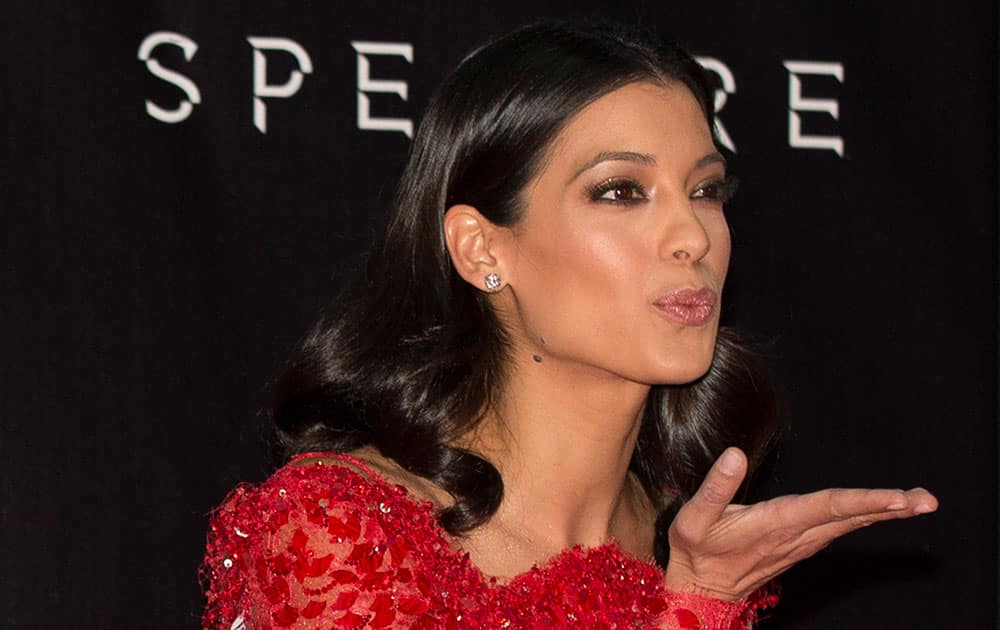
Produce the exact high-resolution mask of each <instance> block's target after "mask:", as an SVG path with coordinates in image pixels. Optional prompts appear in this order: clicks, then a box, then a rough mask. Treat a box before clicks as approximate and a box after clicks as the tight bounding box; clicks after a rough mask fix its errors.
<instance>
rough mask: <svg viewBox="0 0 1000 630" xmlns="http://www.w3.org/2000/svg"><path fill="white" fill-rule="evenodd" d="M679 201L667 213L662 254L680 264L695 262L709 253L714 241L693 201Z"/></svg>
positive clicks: (661, 248) (661, 245) (661, 244)
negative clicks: (709, 236)
mask: <svg viewBox="0 0 1000 630" xmlns="http://www.w3.org/2000/svg"><path fill="white" fill-rule="evenodd" d="M685 202H686V203H678V204H676V205H675V206H674V207H673V208H671V209H669V210H668V212H667V213H666V214H667V216H668V219H667V220H666V221H665V225H664V227H663V238H662V241H661V243H660V256H661V257H662V258H664V259H666V260H673V261H675V262H677V263H680V264H690V263H695V262H698V261H699V260H701V259H702V258H704V257H705V255H706V254H708V251H709V249H711V247H712V243H711V241H710V240H709V238H708V231H707V230H706V229H705V226H704V225H703V224H702V222H701V221H700V220H699V218H698V215H697V214H696V213H695V211H694V208H692V207H691V202H690V201H687V200H685Z"/></svg>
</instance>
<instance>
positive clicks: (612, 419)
mask: <svg viewBox="0 0 1000 630" xmlns="http://www.w3.org/2000/svg"><path fill="white" fill-rule="evenodd" d="M708 94H709V92H708V90H707V88H706V86H705V84H704V80H703V77H702V73H701V71H700V69H699V67H698V66H697V64H696V63H695V62H694V61H693V60H692V59H691V58H690V57H689V56H688V55H687V54H685V53H684V52H682V51H680V50H679V49H677V48H676V47H673V46H666V45H658V44H654V43H651V42H649V41H646V40H644V39H642V38H638V37H632V38H624V37H620V36H615V35H609V34H606V33H599V32H583V31H577V30H573V29H570V28H565V27H561V26H554V25H536V26H530V27H526V28H522V29H520V30H518V31H516V32H514V33H512V34H510V35H507V36H505V37H502V38H500V39H498V40H495V41H493V42H491V43H489V44H487V45H486V46H484V47H482V48H480V49H478V50H477V51H475V52H474V53H472V54H471V55H470V56H469V57H467V58H466V59H465V60H464V61H463V62H462V64H461V65H460V66H459V67H458V68H457V69H456V70H455V71H454V72H453V73H452V74H451V76H450V77H449V78H448V79H447V80H446V81H445V83H444V84H443V86H442V87H441V88H440V90H439V91H438V92H437V94H436V96H435V97H434V98H433V99H432V101H431V103H430V105H429V107H428V110H427V113H426V116H425V119H424V120H423V122H422V124H421V127H420V129H419V131H418V133H417V135H416V138H415V140H414V144H413V150H412V154H411V156H410V160H409V163H408V165H407V168H406V171H405V173H404V175H403V178H402V181H401V183H400V186H399V190H398V193H397V196H396V198H395V200H394V205H393V209H392V213H391V215H390V218H389V222H388V225H387V226H386V229H385V231H384V234H383V236H382V238H381V239H380V240H379V242H378V243H377V244H376V246H375V247H374V248H373V251H372V252H371V254H370V258H369V260H368V263H367V268H366V270H365V273H364V274H362V275H361V277H359V278H358V280H357V281H356V282H355V283H354V284H353V285H352V286H350V287H349V288H348V289H347V290H346V292H345V293H344V295H342V296H341V298H340V299H339V300H338V301H337V303H336V304H335V305H334V307H333V308H331V310H330V311H329V313H328V314H327V315H326V316H325V317H324V318H323V319H322V320H321V321H320V322H319V323H318V324H317V325H316V327H315V328H314V329H313V331H312V332H311V334H310V335H309V336H308V337H307V338H306V339H305V341H304V342H303V344H302V346H301V348H300V349H299V350H298V352H297V353H296V355H295V356H294V357H293V359H292V361H291V362H290V364H289V367H288V369H287V372H286V374H285V375H284V376H283V378H282V379H281V381H280V382H279V384H278V388H277V403H276V405H275V410H274V419H275V423H276V426H277V430H278V431H277V432H278V436H279V443H280V446H281V447H282V448H283V449H284V450H285V452H286V453H287V454H289V455H296V456H295V457H294V458H293V459H292V461H291V462H290V463H289V464H288V465H287V466H285V467H284V468H282V469H281V470H279V471H278V472H276V473H275V475H274V476H273V477H272V478H271V479H269V480H268V481H267V482H265V483H264V484H262V485H261V486H259V487H250V486H245V487H241V488H238V489H237V490H236V491H235V492H234V493H233V494H232V495H231V496H230V497H229V499H227V501H226V502H225V503H224V504H223V506H222V507H221V508H220V509H219V510H218V512H217V513H216V515H215V517H214V518H213V522H212V531H211V533H210V536H209V544H208V551H207V555H206V560H205V566H204V572H205V575H206V578H207V581H208V600H209V601H208V608H207V610H206V614H205V618H204V623H205V625H206V626H207V627H221V628H239V627H246V628H262V627H272V626H274V627H302V628H305V627H324V628H325V627H362V626H370V627H425V628H440V627H456V628H457V627H515V628H521V627H551V626H567V625H574V626H580V627H595V626H596V627H663V628H697V627H701V628H727V629H728V628H730V627H736V628H744V627H749V625H750V624H752V623H753V621H754V619H755V616H756V609H757V608H759V607H760V606H762V605H766V604H770V603H773V600H774V598H773V597H771V596H769V594H768V593H769V591H768V590H767V589H766V588H763V587H765V585H767V584H768V582H769V580H771V578H773V577H774V576H775V575H777V574H778V573H780V572H781V571H783V570H784V569H786V568H787V567H789V566H791V565H792V564H794V563H795V562H797V561H798V560H800V559H802V558H805V557H807V556H809V555H811V554H812V553H815V552H816V551H817V550H818V549H820V548H822V547H823V546H825V545H826V544H828V543H829V542H830V541H832V540H833V539H834V538H836V537H838V536H840V535H842V534H844V533H847V532H849V531H851V530H853V529H855V528H857V527H861V526H863V525H866V524H869V523H872V522H875V521H880V520H885V519H891V518H902V517H909V516H912V515H914V514H918V513H922V512H928V511H932V510H934V509H936V506H937V503H936V500H935V499H934V497H933V496H931V495H930V494H929V493H928V492H926V491H925V490H922V489H914V490H910V491H907V492H903V491H901V490H828V491H823V492H818V493H814V494H811V495H804V496H797V497H782V498H779V499H776V500H772V501H768V502H764V503H760V504H756V505H750V506H743V505H736V504H731V502H732V501H733V499H734V497H735V496H736V494H737V492H738V491H739V488H740V486H741V484H742V483H743V481H744V479H745V477H746V475H747V471H748V468H749V467H750V465H751V464H752V463H755V462H756V461H758V460H759V458H760V456H761V454H762V452H763V450H764V449H765V447H766V446H767V444H768V443H769V441H770V436H771V434H772V431H771V428H770V420H769V406H768V397H767V395H766V392H765V391H764V389H763V388H762V387H761V386H760V384H761V381H760V379H759V376H757V375H756V374H755V370H754V368H753V366H752V362H751V361H750V358H749V356H748V355H747V353H745V352H744V351H743V350H742V349H741V348H740V347H739V345H738V344H737V343H736V342H735V340H734V339H733V337H732V334H731V333H730V332H728V331H726V330H725V329H723V330H719V327H718V321H719V311H720V307H719V295H720V292H721V290H722V286H723V282H724V280H725V276H726V270H727V266H728V262H729V245H730V243H729V231H728V227H727V224H726V220H725V216H724V214H723V204H724V203H725V202H726V200H727V199H728V198H729V196H730V195H731V194H732V191H733V182H732V180H731V179H730V178H729V177H727V175H726V169H725V160H724V159H723V157H722V156H721V155H720V154H719V153H718V151H717V150H716V147H715V144H714V142H713V136H712V132H711V129H712V128H713V118H712V111H711V107H710V105H709V103H710V101H709V98H708ZM727 447H729V448H727ZM737 447H738V448H737ZM716 458H718V459H717V460H716ZM654 556H655V561H656V562H657V563H659V566H657V565H656V564H654Z"/></svg>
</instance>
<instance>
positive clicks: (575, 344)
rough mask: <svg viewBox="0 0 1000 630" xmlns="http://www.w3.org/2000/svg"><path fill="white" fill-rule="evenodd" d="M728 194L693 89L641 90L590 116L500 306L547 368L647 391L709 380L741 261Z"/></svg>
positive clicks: (562, 138)
mask: <svg viewBox="0 0 1000 630" xmlns="http://www.w3.org/2000/svg"><path fill="white" fill-rule="evenodd" d="M729 192H730V187H729V185H728V184H727V181H726V173H725V164H724V162H723V159H722V156H721V155H719V153H718V152H717V151H716V149H715V145H714V143H713V141H712V135H711V133H710V132H709V129H708V124H707V123H706V122H705V117H704V115H703V114H702V111H701V108H700V107H699V105H698V102H697V100H696V99H695V97H694V96H693V95H692V94H691V92H690V91H689V90H688V89H687V88H686V87H684V86H683V85H682V84H680V83H678V82H674V83H671V84H669V85H668V86H666V87H664V86H661V85H654V84H651V83H633V84H629V85H627V86H625V87H623V88H620V89H618V90H616V91H614V92H611V93H609V94H607V95H605V96H603V97H602V98H600V99H598V100H596V101H594V102H593V103H592V104H590V105H589V106H587V107H586V108H585V109H583V110H581V111H580V113H579V114H577V115H576V116H575V117H574V118H573V119H572V120H571V121H570V122H569V123H568V124H567V126H566V127H565V128H564V129H563V130H562V132H561V133H560V134H559V135H558V137H557V138H556V140H555V142H554V143H553V146H552V147H551V149H550V152H549V154H548V159H547V160H546V161H545V162H544V163H543V165H542V167H541V170H540V172H539V173H538V175H537V176H536V177H535V179H534V180H533V181H532V182H531V183H529V185H528V186H527V188H526V189H525V190H524V192H523V195H524V200H525V202H526V207H525V211H524V214H523V217H522V219H521V220H520V221H519V222H518V223H517V224H516V225H515V226H514V227H513V228H512V232H511V234H510V242H509V245H510V247H509V248H508V251H507V252H506V254H505V256H504V258H505V264H504V271H505V273H506V274H507V278H505V279H506V280H509V284H510V291H511V292H510V295H509V297H506V296H505V298H504V300H505V301H508V302H507V304H504V306H505V307H506V308H503V309H502V310H503V311H504V312H505V315H507V316H508V317H505V319H508V318H509V319H512V320H513V321H508V324H509V325H510V326H511V328H512V332H513V333H514V334H515V335H516V336H517V337H518V338H519V339H518V341H519V342H522V343H525V344H527V346H528V347H529V348H530V349H531V352H532V353H535V354H538V355H539V356H541V357H542V358H543V361H545V362H547V363H548V362H571V363H573V364H575V365H576V366H577V367H582V368H583V369H585V370H595V371H600V372H603V373H610V374H613V375H616V376H618V377H621V378H622V379H626V380H630V381H635V382H639V383H645V384H657V383H685V382H689V381H692V380H694V379H696V378H698V377H699V376H701V375H702V374H704V373H705V372H706V371H707V369H708V367H709V365H710V363H711V360H712V354H713V350H714V347H715V337H716V332H717V330H718V323H719V310H720V306H721V304H720V302H719V297H720V294H721V292H722V285H723V282H724V281H725V278H726V268H727V266H728V264H729V253H730V239H729V228H728V226H727V224H726V218H725V216H724V215H723V210H722V205H723V202H724V201H725V200H726V198H727V197H728V195H729ZM495 297H498V298H499V297H501V296H500V295H497V296H495ZM502 303H503V302H502ZM508 309H509V310H512V311H513V312H512V313H506V311H507V310H508Z"/></svg>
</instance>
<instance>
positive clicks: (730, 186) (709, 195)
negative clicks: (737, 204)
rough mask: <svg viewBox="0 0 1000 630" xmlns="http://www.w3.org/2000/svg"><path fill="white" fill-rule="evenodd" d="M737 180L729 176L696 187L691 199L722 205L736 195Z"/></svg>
mask: <svg viewBox="0 0 1000 630" xmlns="http://www.w3.org/2000/svg"><path fill="white" fill-rule="evenodd" d="M738 184H739V180H737V179H736V177H734V176H732V175H730V176H728V177H725V178H722V179H713V180H710V181H708V182H705V183H704V184H701V185H700V186H698V188H696V189H695V191H694V192H693V193H691V198H692V199H705V200H707V201H712V202H715V203H720V204H724V203H726V202H727V201H729V200H730V199H732V198H733V195H735V194H736V188H737V185H738Z"/></svg>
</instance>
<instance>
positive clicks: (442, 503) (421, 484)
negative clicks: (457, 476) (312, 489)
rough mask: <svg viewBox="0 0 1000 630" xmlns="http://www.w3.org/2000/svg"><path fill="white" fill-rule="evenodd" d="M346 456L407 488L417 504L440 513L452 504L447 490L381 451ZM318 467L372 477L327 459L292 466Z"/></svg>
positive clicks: (366, 448)
mask: <svg viewBox="0 0 1000 630" xmlns="http://www.w3.org/2000/svg"><path fill="white" fill-rule="evenodd" d="M345 454H346V455H350V456H351V457H353V458H354V459H357V460H358V461H360V462H362V463H363V464H365V465H366V466H367V467H368V468H370V469H371V470H372V471H374V472H375V473H376V474H377V475H378V476H380V477H382V478H383V479H384V480H386V481H388V482H389V483H391V484H396V485H400V486H403V487H404V488H406V490H407V492H408V493H409V494H410V496H411V497H412V498H414V499H416V500H419V501H430V502H431V503H433V504H434V505H435V506H436V507H437V508H438V509H442V508H444V507H447V506H449V505H451V503H452V500H451V495H449V494H448V493H447V492H446V491H445V490H443V489H441V488H439V487H438V486H437V485H436V484H434V483H433V482H432V481H431V480H429V479H426V478H424V477H420V476H419V475H415V474H413V473H411V472H410V471H408V470H406V469H405V468H403V467H402V466H400V465H399V464H397V463H396V462H395V461H394V460H392V459H389V458H388V457H385V456H384V455H382V453H380V452H379V451H378V449H377V448H375V447H373V446H363V447H361V448H359V449H355V450H353V451H349V452H347V453H345ZM317 463H322V464H324V465H329V466H341V467H343V468H349V469H351V470H353V471H354V472H356V473H358V474H359V475H361V476H363V477H369V476H370V474H369V472H368V471H366V470H364V469H362V468H361V467H360V466H358V465H356V464H353V463H351V462H350V461H347V460H344V459H341V458H338V457H331V456H327V455H316V456H315V457H304V458H301V459H298V460H296V461H295V462H294V463H293V465H294V466H308V465H311V464H317Z"/></svg>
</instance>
